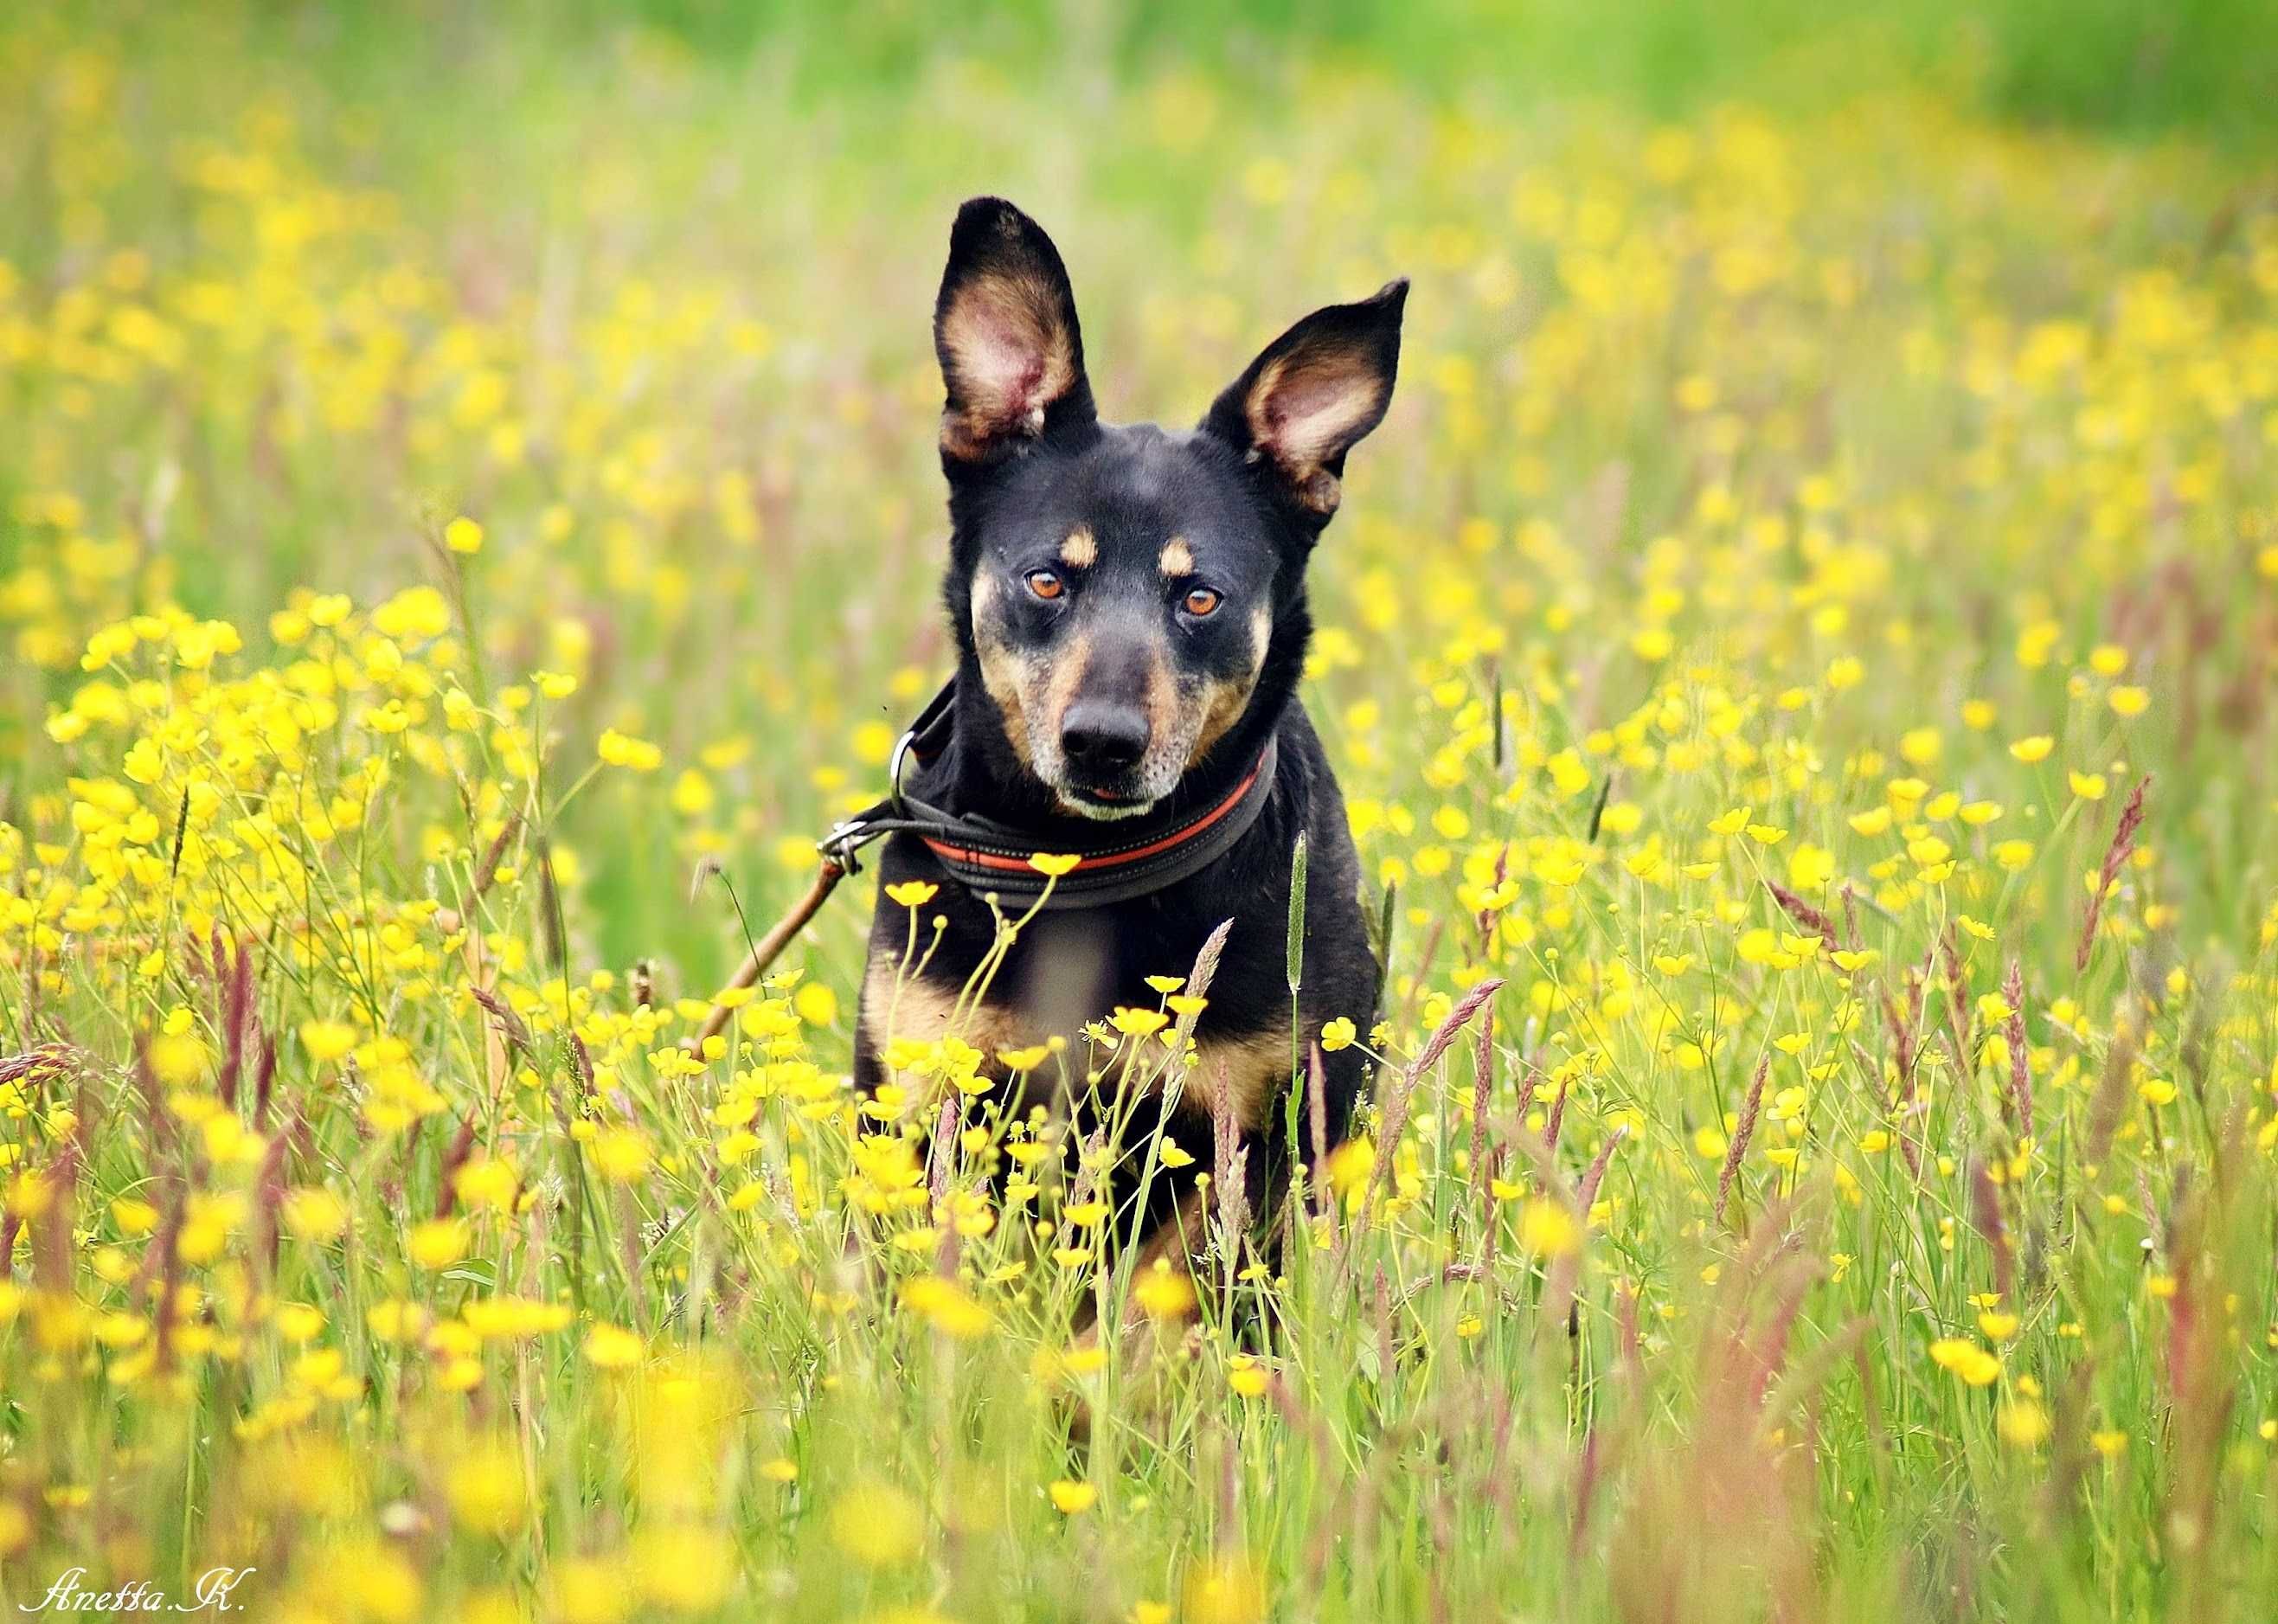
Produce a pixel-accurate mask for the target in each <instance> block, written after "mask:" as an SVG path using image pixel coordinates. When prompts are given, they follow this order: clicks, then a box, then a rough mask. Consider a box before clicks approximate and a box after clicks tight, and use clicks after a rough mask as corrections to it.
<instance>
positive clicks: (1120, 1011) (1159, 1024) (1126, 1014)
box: [1107, 1005, 1171, 1038]
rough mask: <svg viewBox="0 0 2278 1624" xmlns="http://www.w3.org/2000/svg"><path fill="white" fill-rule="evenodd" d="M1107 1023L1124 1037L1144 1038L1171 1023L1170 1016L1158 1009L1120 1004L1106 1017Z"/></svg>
mask: <svg viewBox="0 0 2278 1624" xmlns="http://www.w3.org/2000/svg"><path fill="white" fill-rule="evenodd" d="M1107 1023H1108V1024H1109V1025H1110V1026H1112V1027H1113V1028H1114V1029H1115V1030H1117V1031H1119V1032H1121V1033H1122V1034H1123V1035H1124V1036H1125V1037H1126V1038H1146V1037H1150V1036H1151V1035H1153V1034H1154V1033H1156V1032H1159V1031H1161V1030H1163V1029H1164V1028H1165V1027H1166V1026H1168V1025H1169V1024H1170V1023H1171V1017H1170V1016H1169V1015H1166V1014H1165V1013H1164V1012H1163V1011H1162V1010H1159V1009H1131V1008H1128V1007H1123V1006H1121V1005H1118V1006H1117V1007H1116V1010H1115V1013H1114V1014H1113V1015H1110V1016H1108V1017H1107Z"/></svg>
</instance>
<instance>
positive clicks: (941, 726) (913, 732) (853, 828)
mask: <svg viewBox="0 0 2278 1624" xmlns="http://www.w3.org/2000/svg"><path fill="white" fill-rule="evenodd" d="M956 699H957V682H956V679H955V678H951V679H950V681H948V682H947V683H944V685H943V686H942V689H941V692H940V693H936V694H935V695H934V696H933V698H932V700H931V701H929V702H928V703H927V705H926V708H925V709H923V710H921V711H920V712H919V713H918V717H917V720H916V721H914V722H913V723H911V724H910V726H909V729H908V731H907V732H904V733H903V735H902V737H901V739H900V740H899V742H898V743H897V744H896V745H895V746H894V754H893V758H892V760H891V762H890V763H889V764H888V766H887V774H888V777H889V780H890V782H891V789H890V790H889V791H888V793H887V794H886V797H885V799H884V800H883V801H878V802H877V803H875V805H873V806H870V807H868V808H864V809H863V810H862V811H860V812H858V813H856V814H855V815H854V816H852V817H850V818H847V819H845V820H844V821H843V822H841V823H839V824H838V825H837V827H836V828H834V829H832V830H831V831H830V832H829V834H828V835H826V836H825V837H824V838H823V839H822V840H821V841H819V842H817V845H818V846H819V847H820V849H821V850H822V853H823V854H824V855H826V856H828V857H829V858H831V859H832V860H833V861H835V862H837V863H839V864H840V865H841V866H842V867H843V868H845V869H846V871H847V872H848V873H850V874H851V873H852V872H854V871H855V862H854V856H855V854H856V853H857V852H859V851H860V849H861V848H862V847H863V846H868V845H869V844H870V842H872V841H873V840H876V839H883V837H885V836H887V835H891V834H913V835H915V836H917V837H918V839H921V840H922V841H924V842H925V844H926V848H927V849H928V850H929V851H930V852H931V853H932V854H934V856H935V858H936V860H937V861H938V862H940V863H941V866H942V867H943V868H944V869H947V870H948V871H949V875H950V877H952V879H954V880H956V881H957V882H958V883H959V885H963V886H965V887H966V888H967V890H969V891H972V892H975V893H985V892H995V893H997V896H998V900H999V901H1000V902H1001V903H1003V904H1004V905H1005V906H1006V907H1008V908H1021V909H1025V908H1027V907H1028V906H1030V905H1032V904H1034V903H1036V901H1037V900H1038V899H1039V898H1041V899H1042V900H1043V906H1044V907H1045V908H1048V909H1050V908H1104V907H1105V906H1106V905H1108V904H1109V903H1111V902H1128V901H1130V900H1133V899H1134V898H1136V897H1143V896H1146V895H1148V894H1150V892H1157V891H1160V890H1162V889H1163V888H1164V887H1165V886H1167V885H1175V884H1177V883H1178V882H1179V881H1180V880H1182V879H1185V878H1187V877H1189V876H1191V875H1195V874H1198V873H1200V872H1201V871H1202V870H1203V869H1205V868H1208V867H1209V866H1210V865H1211V864H1212V863H1213V862H1217V861H1218V859H1219V857H1221V856H1223V855H1225V854H1226V853H1227V851H1228V850H1230V849H1232V847H1233V846H1234V843H1235V841H1237V840H1239V839H1242V836H1243V835H1245V834H1247V833H1248V832H1249V831H1250V826H1251V825H1252V824H1254V823H1257V816H1258V814H1259V813H1261V812H1263V811H1264V810H1265V801H1266V798H1267V797H1268V796H1269V795H1271V794H1272V793H1273V773H1274V767H1275V765H1276V762H1277V760H1278V753H1277V752H1276V750H1275V747H1274V739H1273V734H1271V733H1269V734H1268V735H1266V739H1265V747H1264V748H1263V749H1262V750H1260V751H1259V752H1258V754H1257V760H1256V761H1254V762H1251V763H1250V770H1249V771H1247V772H1245V773H1244V774H1242V778H1240V780H1239V781H1237V782H1236V783H1235V785H1234V786H1233V787H1232V788H1231V789H1229V790H1228V791H1227V793H1225V794H1224V795H1222V796H1220V797H1219V798H1218V799H1217V800H1215V801H1212V802H1211V804H1210V805H1208V806H1205V807H1202V808H1195V809H1192V810H1189V811H1185V812H1181V814H1179V815H1178V816H1175V817H1168V818H1166V817H1161V816H1152V815H1150V816H1144V817H1140V818H1136V819H1133V820H1131V821H1129V822H1117V823H1102V824H1101V825H1099V828H1098V831H1097V833H1096V834H1095V833H1093V832H1091V831H1088V830H1083V829H1073V830H1071V829H1056V830H1054V831H1053V832H1051V834H1049V835H1038V834H1036V833H1034V832H1032V831H1023V830H1021V829H1019V828H1016V827H1013V825H1011V824H1007V823H998V822H997V821H996V820H995V819H993V818H987V817H979V816H959V815H957V814H955V813H952V812H948V811H945V810H944V809H943V808H939V807H936V806H933V805H930V804H929V803H928V802H926V801H921V800H920V799H919V798H918V797H917V796H915V795H913V794H911V793H908V792H906V790H905V789H904V788H903V786H902V780H903V775H904V773H905V771H906V769H907V767H908V765H909V762H910V760H911V758H912V757H915V758H916V759H917V760H918V761H919V762H921V763H922V762H929V761H933V760H936V759H937V758H938V757H939V756H940V755H941V754H942V753H943V751H944V750H945V749H947V748H948V746H949V742H950V738H951V735H952V731H953V730H954V728H955V726H956V712H957V705H956ZM1038 854H1045V855H1051V856H1071V857H1074V859H1075V860H1076V862H1075V866H1074V868H1073V869H1069V870H1068V871H1067V872H1066V873H1064V874H1060V875H1058V876H1048V875H1046V874H1044V873H1043V871H1042V870H1041V869H1037V868H1036V867H1035V866H1034V865H1033V864H1032V863H1031V862H1029V859H1030V858H1031V857H1034V856H1036V855H1038ZM1048 888H1049V889H1048Z"/></svg>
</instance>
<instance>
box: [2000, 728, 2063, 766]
mask: <svg viewBox="0 0 2278 1624" xmlns="http://www.w3.org/2000/svg"><path fill="white" fill-rule="evenodd" d="M2056 743H2057V741H2056V740H2055V739H2052V738H2050V737H2049V736H2048V735H2047V734H2046V733H2036V734H2034V735H2033V736H2032V737H2031V738H2030V739H2018V740H2017V741H2016V742H2015V743H2014V744H2013V745H2011V746H2010V747H2009V754H2010V755H2014V756H2015V757H2016V758H2017V759H2018V760H2019V761H2021V762H2026V763H2027V764H2028V765H2030V764H2031V763H2032V762H2041V761H2046V760H2047V759H2048V755H2049V752H2050V751H2051V750H2053V749H2054V748H2056Z"/></svg>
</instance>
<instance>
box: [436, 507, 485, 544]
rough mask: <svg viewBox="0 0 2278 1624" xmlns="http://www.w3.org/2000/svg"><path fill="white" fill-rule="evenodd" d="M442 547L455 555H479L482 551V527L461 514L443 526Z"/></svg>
mask: <svg viewBox="0 0 2278 1624" xmlns="http://www.w3.org/2000/svg"><path fill="white" fill-rule="evenodd" d="M443 545H444V546H446V547H447V548H450V549H451V550H452V551H453V552H455V553H470V554H471V553H479V552H481V551H482V550H483V527H482V526H481V525H478V524H477V523H476V522H475V521H474V520H473V519H470V518H469V517H467V516H466V515H465V514H463V513H462V514H461V515H459V517H456V518H455V519H453V520H452V521H451V522H450V523H449V524H447V525H444V526H443Z"/></svg>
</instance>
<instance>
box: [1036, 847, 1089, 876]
mask: <svg viewBox="0 0 2278 1624" xmlns="http://www.w3.org/2000/svg"><path fill="white" fill-rule="evenodd" d="M1082 861H1083V859H1082V858H1081V857H1075V856H1059V855H1054V854H1050V853H1046V852H1038V853H1037V854H1036V855H1035V856H1033V857H1031V858H1029V859H1028V866H1029V867H1030V868H1032V869H1035V870H1036V872H1037V873H1039V874H1042V875H1045V876H1048V877H1051V878H1053V879H1058V878H1059V877H1060V876H1061V875H1063V874H1073V873H1074V872H1075V866H1076V864H1078V863H1080V862H1082Z"/></svg>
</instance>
